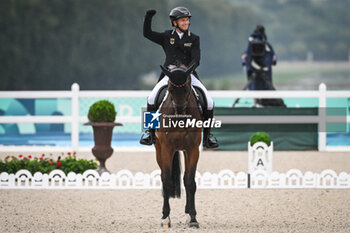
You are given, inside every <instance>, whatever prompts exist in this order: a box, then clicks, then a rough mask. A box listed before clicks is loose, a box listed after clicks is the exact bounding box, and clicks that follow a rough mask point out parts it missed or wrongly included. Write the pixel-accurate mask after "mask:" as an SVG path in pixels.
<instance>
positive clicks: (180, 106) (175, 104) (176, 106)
mask: <svg viewBox="0 0 350 233" xmlns="http://www.w3.org/2000/svg"><path fill="white" fill-rule="evenodd" d="M189 80H190V78H187V80H186V82H184V83H183V84H180V85H177V84H175V83H173V82H172V81H171V80H170V78H169V80H168V81H169V83H170V85H172V86H174V87H176V88H180V87H184V86H185V85H186V84H187V83H188V82H189ZM190 94H191V90H190V91H189V92H188V94H187V96H186V100H185V102H184V103H183V104H177V103H175V101H174V98H173V96H172V95H171V94H170V96H171V102H172V104H173V106H174V107H175V112H177V109H180V108H181V109H185V108H186V107H187V105H188V98H189V96H190Z"/></svg>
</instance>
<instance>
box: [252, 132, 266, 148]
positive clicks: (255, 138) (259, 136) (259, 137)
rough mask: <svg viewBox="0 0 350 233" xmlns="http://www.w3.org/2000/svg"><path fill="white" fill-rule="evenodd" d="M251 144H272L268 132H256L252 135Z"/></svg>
mask: <svg viewBox="0 0 350 233" xmlns="http://www.w3.org/2000/svg"><path fill="white" fill-rule="evenodd" d="M249 141H250V145H251V146H253V145H254V144H255V143H257V142H264V143H265V144H266V145H267V146H270V145H271V138H270V135H269V134H268V133H265V132H256V133H254V134H252V136H250V139H249Z"/></svg>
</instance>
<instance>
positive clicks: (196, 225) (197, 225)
mask: <svg viewBox="0 0 350 233" xmlns="http://www.w3.org/2000/svg"><path fill="white" fill-rule="evenodd" d="M188 226H189V227H192V228H199V224H198V222H190V223H189V224H188Z"/></svg>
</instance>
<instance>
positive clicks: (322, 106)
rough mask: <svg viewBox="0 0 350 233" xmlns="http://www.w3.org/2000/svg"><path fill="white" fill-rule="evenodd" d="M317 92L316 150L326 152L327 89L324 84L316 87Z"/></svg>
mask: <svg viewBox="0 0 350 233" xmlns="http://www.w3.org/2000/svg"><path fill="white" fill-rule="evenodd" d="M318 90H319V93H320V95H319V100H318V117H319V118H318V119H319V121H318V150H319V151H325V150H326V143H327V142H326V140H327V138H326V136H327V134H326V124H327V122H326V114H327V113H326V107H327V104H326V101H327V98H326V91H327V87H326V85H325V84H324V83H321V84H320V86H319V87H318Z"/></svg>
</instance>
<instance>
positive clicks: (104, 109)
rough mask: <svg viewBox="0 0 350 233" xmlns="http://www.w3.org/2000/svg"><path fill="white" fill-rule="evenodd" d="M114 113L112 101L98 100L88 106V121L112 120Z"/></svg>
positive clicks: (115, 113)
mask: <svg viewBox="0 0 350 233" xmlns="http://www.w3.org/2000/svg"><path fill="white" fill-rule="evenodd" d="M116 115H117V112H116V111H115V108H114V104H113V103H111V102H109V101H108V100H100V101H97V102H95V103H94V104H93V105H91V106H90V109H89V113H88V118H89V121H90V122H114V121H115V117H116Z"/></svg>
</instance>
